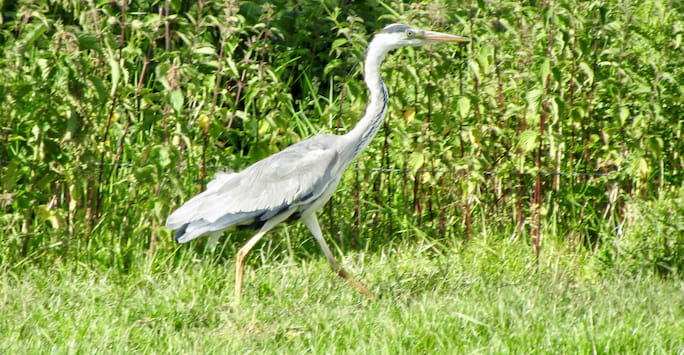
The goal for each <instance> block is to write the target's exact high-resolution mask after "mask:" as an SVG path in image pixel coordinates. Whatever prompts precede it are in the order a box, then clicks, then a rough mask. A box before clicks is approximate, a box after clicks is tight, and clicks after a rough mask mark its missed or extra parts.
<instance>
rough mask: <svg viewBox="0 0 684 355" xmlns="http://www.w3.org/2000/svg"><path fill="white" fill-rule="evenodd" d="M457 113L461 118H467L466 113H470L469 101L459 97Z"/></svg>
mask: <svg viewBox="0 0 684 355" xmlns="http://www.w3.org/2000/svg"><path fill="white" fill-rule="evenodd" d="M458 112H459V114H460V115H461V118H466V117H468V113H469V112H470V99H469V98H467V97H465V96H461V97H460V98H459V99H458Z"/></svg>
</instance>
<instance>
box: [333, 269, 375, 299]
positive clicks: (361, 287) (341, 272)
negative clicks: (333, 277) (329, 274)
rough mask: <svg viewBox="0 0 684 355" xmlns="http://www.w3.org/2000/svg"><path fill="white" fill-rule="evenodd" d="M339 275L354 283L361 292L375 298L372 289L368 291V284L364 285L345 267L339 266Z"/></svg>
mask: <svg viewBox="0 0 684 355" xmlns="http://www.w3.org/2000/svg"><path fill="white" fill-rule="evenodd" d="M337 275H338V276H339V277H341V278H343V279H345V280H347V281H349V283H350V284H352V285H354V287H356V288H357V289H359V291H361V293H363V294H364V295H366V296H368V298H370V299H375V296H374V295H373V294H372V293H371V292H370V291H368V289H367V288H366V286H364V285H363V284H362V283H361V282H360V281H359V280H357V279H355V278H354V276H352V275H350V274H349V273H348V272H347V271H346V270H344V269H343V268H339V270H337Z"/></svg>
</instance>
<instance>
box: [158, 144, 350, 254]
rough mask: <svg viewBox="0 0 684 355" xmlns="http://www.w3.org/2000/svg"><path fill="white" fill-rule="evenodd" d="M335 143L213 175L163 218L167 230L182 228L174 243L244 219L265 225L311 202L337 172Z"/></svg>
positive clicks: (287, 152) (301, 148)
mask: <svg viewBox="0 0 684 355" xmlns="http://www.w3.org/2000/svg"><path fill="white" fill-rule="evenodd" d="M336 138H337V136H331V135H323V136H316V137H314V138H312V139H309V140H306V141H302V142H300V143H298V144H295V145H292V146H290V147H288V148H287V149H285V150H283V151H281V152H279V153H276V154H274V155H272V156H270V157H268V158H266V159H263V160H261V161H259V162H257V163H255V164H253V165H251V166H249V167H248V168H246V169H245V170H243V171H241V172H239V173H218V174H217V175H216V176H215V177H214V179H213V180H212V181H210V182H209V183H208V184H207V190H206V191H204V192H202V193H200V194H199V195H196V196H195V197H193V198H192V199H190V200H189V201H187V202H186V203H185V204H183V205H182V206H181V207H180V208H178V209H177V210H176V211H174V212H173V213H172V214H171V215H170V216H169V217H168V219H167V221H166V226H167V228H170V229H178V228H185V233H184V234H183V235H182V236H179V237H178V238H177V241H178V242H179V243H184V242H187V241H189V240H192V239H194V238H197V237H199V236H201V235H204V234H206V233H208V232H211V231H216V230H222V229H226V228H228V227H230V226H232V225H235V224H239V223H241V222H245V221H248V220H249V219H253V218H257V217H258V218H259V219H260V220H267V219H270V218H272V217H273V216H275V215H277V214H278V213H280V212H282V211H283V210H284V209H287V208H289V207H296V206H297V205H301V204H303V203H307V202H309V201H311V200H313V199H314V198H316V197H318V196H320V195H321V194H322V193H323V192H324V191H325V190H326V189H327V188H328V186H329V184H330V183H332V182H333V181H336V179H335V177H336V176H337V174H338V170H339V169H340V168H341V167H340V164H339V155H338V153H337V151H336V150H335V149H334V147H335V146H334V145H333V144H332V143H331V142H330V141H332V140H334V139H336ZM342 168H343V167H342Z"/></svg>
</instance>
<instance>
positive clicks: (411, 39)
mask: <svg viewBox="0 0 684 355" xmlns="http://www.w3.org/2000/svg"><path fill="white" fill-rule="evenodd" d="M375 41H378V42H379V43H382V44H383V45H384V46H387V47H388V48H389V49H392V48H398V47H404V46H424V45H426V44H432V43H442V42H468V41H469V39H468V38H466V37H461V36H454V35H450V34H446V33H439V32H433V31H425V30H420V29H417V28H414V27H411V26H407V25H401V24H396V23H395V24H392V25H389V26H387V27H385V28H383V29H382V30H381V31H380V32H379V33H378V34H376V35H375V37H374V38H373V42H375Z"/></svg>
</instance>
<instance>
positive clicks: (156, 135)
mask: <svg viewBox="0 0 684 355" xmlns="http://www.w3.org/2000/svg"><path fill="white" fill-rule="evenodd" d="M1 4H2V5H1V6H2V23H1V24H0V53H1V54H0V79H1V80H2V82H3V84H2V86H0V121H1V124H0V140H1V141H2V144H0V176H1V182H0V185H1V186H2V192H1V194H0V209H1V211H2V212H1V216H0V229H1V230H2V231H3V232H2V238H0V249H1V250H2V251H1V252H0V263H2V264H4V265H12V267H15V266H19V265H22V264H25V263H35V262H43V261H48V262H51V261H53V260H55V259H64V260H72V259H75V260H80V261H84V262H98V261H99V262H102V263H104V265H116V266H119V267H120V268H121V269H122V270H125V269H127V267H128V265H129V264H130V262H131V260H132V259H133V258H135V257H137V256H138V255H139V254H140V253H141V252H145V251H147V252H148V253H149V254H150V255H156V254H158V253H168V251H170V250H173V249H174V248H175V245H174V244H173V242H172V240H171V234H172V232H171V231H169V230H166V229H165V228H164V227H163V224H164V220H165V218H166V216H167V215H168V214H169V213H170V212H171V211H172V210H173V209H174V208H176V207H178V206H179V205H180V204H181V203H182V202H183V201H185V200H187V199H188V198H189V197H190V196H192V195H193V194H195V193H197V192H198V191H199V190H200V189H201V187H202V185H203V184H204V183H205V182H206V181H207V180H208V179H210V178H211V176H212V175H213V174H214V173H215V172H217V171H220V170H226V169H234V170H240V169H242V168H244V167H246V166H248V165H249V164H251V163H253V162H255V161H257V160H259V159H261V158H264V157H266V156H268V155H269V154H272V153H273V152H276V151H278V150H280V149H283V148H284V147H286V146H287V145H289V144H291V143H293V142H296V141H299V140H301V139H303V138H306V137H309V136H311V135H313V134H317V133H322V132H331V133H342V132H346V131H347V130H348V129H349V128H350V127H351V126H352V125H353V124H354V123H355V122H356V120H357V119H358V118H359V117H360V116H361V115H362V114H363V109H364V105H365V99H366V91H365V85H364V84H363V81H362V76H361V73H362V70H361V69H362V60H363V54H364V49H365V46H366V44H367V42H368V40H369V39H370V38H371V37H372V35H373V33H374V31H376V30H378V29H380V28H382V27H383V26H385V25H387V24H389V23H393V22H403V23H407V24H411V25H415V26H417V27H422V28H426V29H433V30H438V31H442V32H449V33H454V34H461V35H465V36H469V37H471V38H472V39H473V41H472V42H471V43H469V44H468V45H467V46H461V47H459V46H451V47H450V46H440V47H431V48H427V49H426V48H421V49H415V50H414V49H403V50H401V51H399V53H398V54H394V55H390V56H389V57H388V58H387V60H386V64H385V65H384V77H385V80H386V83H387V86H388V88H389V90H390V96H391V103H390V110H389V114H388V118H387V120H386V123H385V125H384V128H383V130H382V131H381V132H380V133H379V135H378V137H376V139H375V141H374V142H373V143H372V145H371V147H370V148H369V150H368V151H367V152H366V153H364V154H363V156H362V158H361V159H359V161H358V162H357V163H355V164H353V165H352V169H351V170H350V171H349V172H347V174H346V175H345V177H344V179H343V182H342V183H341V185H340V188H339V191H338V192H337V194H336V195H335V196H334V197H333V199H332V200H331V202H330V203H329V204H328V205H327V206H326V207H325V209H324V211H323V212H322V213H321V214H322V216H321V222H322V223H323V224H324V226H323V228H324V230H325V231H326V232H327V233H331V234H332V236H333V238H332V239H334V240H335V241H336V242H337V243H338V244H339V245H341V246H343V247H344V248H360V249H364V250H371V251H372V250H377V249H378V248H382V247H383V246H385V245H387V244H390V243H393V241H395V240H397V239H401V240H411V239H416V240H418V239H421V240H428V241H430V243H432V244H433V245H435V246H436V247H437V248H439V246H440V245H453V244H456V243H460V242H461V241H468V240H471V239H474V238H489V239H490V240H492V241H496V240H501V239H509V238H511V239H515V240H518V241H519V242H520V243H529V244H530V252H531V253H536V254H537V255H539V253H540V252H541V253H543V251H544V243H545V242H546V241H547V240H554V241H560V242H562V243H564V244H567V245H568V246H570V247H573V248H575V247H576V248H580V249H585V250H587V251H588V252H596V253H597V255H598V256H600V258H601V260H602V261H603V262H604V264H605V265H608V266H610V265H614V264H616V263H623V262H624V264H625V265H627V266H628V267H629V268H630V269H634V270H642V269H648V270H655V271H657V272H659V273H664V274H672V273H675V274H677V273H678V270H679V272H680V271H681V269H682V267H683V266H684V261H683V260H684V188H683V187H682V186H683V183H684V179H683V177H684V174H683V173H682V168H683V167H684V158H683V157H682V153H683V152H684V141H683V140H682V129H683V127H682V126H683V123H682V122H683V119H682V118H683V117H684V101H683V99H682V97H684V96H683V95H684V89H683V85H682V84H683V83H684V55H682V53H683V52H682V46H683V44H682V41H683V39H684V20H683V19H684V5H682V3H681V2H680V1H676V0H670V1H633V0H595V1H581V2H578V1H575V0H558V1H524V2H517V1H495V2H486V1H421V2H411V1H395V2H382V1H367V2H354V1H333V0H308V1H292V0H275V1H260V0H255V1H233V0H227V1H223V2H211V1H180V0H167V1H161V0H158V1H155V0H139V1H126V0H124V1H118V2H112V1H99V2H96V1H70V0H51V1H21V0H18V1H4V2H2V3H1ZM295 228H297V229H296V230H299V228H301V227H299V226H298V227H295ZM275 233H278V232H275ZM300 234H302V235H305V234H304V233H300ZM329 235H330V234H329ZM247 236H248V234H247V235H244V234H241V233H234V234H233V236H232V237H231V242H230V243H229V244H228V247H227V248H226V251H225V253H226V255H232V251H234V250H235V248H236V247H239V245H240V241H241V240H243V239H244V238H246V237H247ZM270 240H271V242H272V243H275V248H276V250H277V248H282V249H281V250H284V249H285V248H286V247H291V245H286V246H285V245H283V243H284V242H283V241H287V243H292V240H290V239H289V238H287V239H283V238H270ZM295 240H296V243H300V244H304V245H305V247H304V248H301V246H299V245H298V246H297V247H296V248H293V249H294V252H295V253H297V252H299V250H308V249H310V250H312V251H314V252H316V253H318V251H317V249H316V247H315V245H314V244H313V243H312V242H311V241H308V240H305V238H296V239H295ZM269 243H270V242H269ZM195 245H196V247H197V245H201V243H196V244H195ZM291 250H292V249H291Z"/></svg>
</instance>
